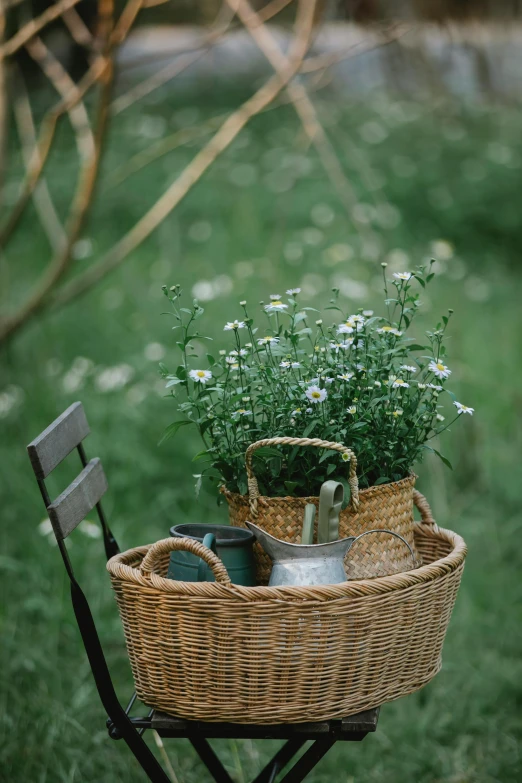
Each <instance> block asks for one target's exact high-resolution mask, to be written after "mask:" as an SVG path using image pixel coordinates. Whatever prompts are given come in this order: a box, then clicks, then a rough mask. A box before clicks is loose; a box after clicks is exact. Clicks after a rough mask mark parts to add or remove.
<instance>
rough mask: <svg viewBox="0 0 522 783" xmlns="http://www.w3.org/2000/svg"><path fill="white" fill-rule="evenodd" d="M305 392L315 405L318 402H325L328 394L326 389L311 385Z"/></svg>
mask: <svg viewBox="0 0 522 783" xmlns="http://www.w3.org/2000/svg"><path fill="white" fill-rule="evenodd" d="M305 394H306V396H307V397H308V399H309V400H310V402H313V403H314V405H316V404H317V403H318V402H324V401H325V400H326V398H327V396H328V392H327V391H326V389H320V388H319V386H309V387H308V389H307V390H306V392H305Z"/></svg>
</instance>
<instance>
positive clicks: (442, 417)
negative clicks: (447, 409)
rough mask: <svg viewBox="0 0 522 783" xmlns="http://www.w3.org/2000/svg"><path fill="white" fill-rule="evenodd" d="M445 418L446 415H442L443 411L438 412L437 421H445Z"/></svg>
mask: <svg viewBox="0 0 522 783" xmlns="http://www.w3.org/2000/svg"><path fill="white" fill-rule="evenodd" d="M444 418H445V417H444V416H443V415H442V413H437V421H444Z"/></svg>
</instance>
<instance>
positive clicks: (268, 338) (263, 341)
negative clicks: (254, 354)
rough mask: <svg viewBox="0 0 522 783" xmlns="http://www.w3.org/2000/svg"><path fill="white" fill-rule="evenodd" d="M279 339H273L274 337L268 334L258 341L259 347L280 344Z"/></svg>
mask: <svg viewBox="0 0 522 783" xmlns="http://www.w3.org/2000/svg"><path fill="white" fill-rule="evenodd" d="M278 342H279V337H272V335H270V334H268V335H267V336H266V337H262V338H261V339H260V340H258V341H257V344H258V345H270V343H278Z"/></svg>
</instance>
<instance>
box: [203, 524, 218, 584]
mask: <svg viewBox="0 0 522 783" xmlns="http://www.w3.org/2000/svg"><path fill="white" fill-rule="evenodd" d="M203 546H206V547H207V549H210V551H211V552H214V554H215V555H217V549H216V536H215V535H214V533H207V534H206V535H205V536H204V537H203ZM206 571H207V563H206V561H205V560H203V558H202V557H200V558H199V563H198V582H206V581H207V580H206V578H205V577H206Z"/></svg>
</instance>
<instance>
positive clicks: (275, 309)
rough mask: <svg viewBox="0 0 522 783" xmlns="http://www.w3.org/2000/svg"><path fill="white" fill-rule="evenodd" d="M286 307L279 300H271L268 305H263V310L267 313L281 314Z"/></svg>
mask: <svg viewBox="0 0 522 783" xmlns="http://www.w3.org/2000/svg"><path fill="white" fill-rule="evenodd" d="M270 298H272V297H270ZM287 307H288V305H287V304H284V302H282V301H281V300H280V299H272V301H271V302H270V304H267V305H265V310H266V312H267V313H283V312H284V311H285V310H286V309H287Z"/></svg>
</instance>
